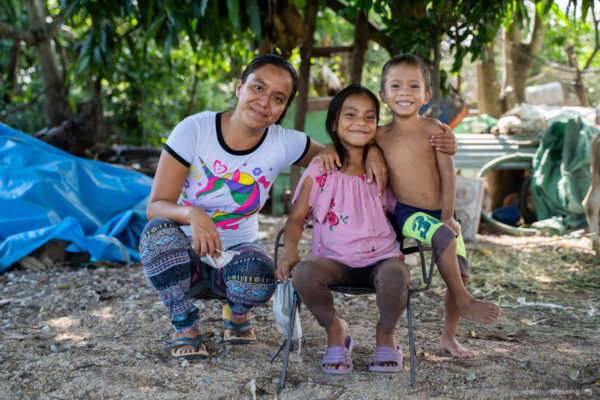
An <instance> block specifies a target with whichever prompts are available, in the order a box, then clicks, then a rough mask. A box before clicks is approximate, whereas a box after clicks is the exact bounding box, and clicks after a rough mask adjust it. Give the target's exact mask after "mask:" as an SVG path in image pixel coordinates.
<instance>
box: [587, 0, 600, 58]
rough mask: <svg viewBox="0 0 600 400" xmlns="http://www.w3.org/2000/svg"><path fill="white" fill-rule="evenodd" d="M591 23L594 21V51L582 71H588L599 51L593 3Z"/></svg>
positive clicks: (599, 40)
mask: <svg viewBox="0 0 600 400" xmlns="http://www.w3.org/2000/svg"><path fill="white" fill-rule="evenodd" d="M592 21H594V31H596V47H594V51H593V52H592V54H591V55H590V58H588V60H587V62H586V63H585V67H583V69H584V70H586V69H588V68H589V67H590V65H591V64H592V60H593V59H594V57H596V53H598V50H600V35H599V33H598V22H600V21H598V20H597V19H596V13H595V10H594V2H593V1H592Z"/></svg>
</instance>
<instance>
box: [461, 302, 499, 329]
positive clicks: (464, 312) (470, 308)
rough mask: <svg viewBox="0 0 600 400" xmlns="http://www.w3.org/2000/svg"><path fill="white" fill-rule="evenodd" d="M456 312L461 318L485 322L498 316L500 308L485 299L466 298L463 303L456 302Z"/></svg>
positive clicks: (491, 320)
mask: <svg viewBox="0 0 600 400" xmlns="http://www.w3.org/2000/svg"><path fill="white" fill-rule="evenodd" d="M457 306H458V312H459V314H460V316H461V317H462V318H465V319H468V320H471V321H475V322H481V323H484V324H487V323H489V322H493V321H495V320H497V319H498V318H500V315H501V314H502V308H500V307H498V306H497V305H495V304H494V303H489V302H487V301H481V300H476V299H474V298H472V297H471V298H470V299H468V300H467V301H466V302H464V303H463V304H458V303H457Z"/></svg>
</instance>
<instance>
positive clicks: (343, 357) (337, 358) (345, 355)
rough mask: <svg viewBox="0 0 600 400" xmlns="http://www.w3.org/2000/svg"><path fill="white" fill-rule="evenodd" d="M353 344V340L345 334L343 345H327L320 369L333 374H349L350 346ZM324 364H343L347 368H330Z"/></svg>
mask: <svg viewBox="0 0 600 400" xmlns="http://www.w3.org/2000/svg"><path fill="white" fill-rule="evenodd" d="M353 346H354V341H353V340H352V338H351V337H350V336H346V341H345V342H344V346H333V347H328V348H327V351H326V352H325V357H323V361H321V369H322V370H323V372H325V373H326V374H334V375H342V374H349V373H350V372H352V369H353V366H352V357H351V355H352V347H353ZM325 364H345V365H347V366H348V368H345V369H331V368H325Z"/></svg>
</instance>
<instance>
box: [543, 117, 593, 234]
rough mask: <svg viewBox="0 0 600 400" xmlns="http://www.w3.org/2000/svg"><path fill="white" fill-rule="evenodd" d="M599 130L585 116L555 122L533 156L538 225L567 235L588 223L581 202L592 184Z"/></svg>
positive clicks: (558, 119) (552, 231)
mask: <svg viewBox="0 0 600 400" xmlns="http://www.w3.org/2000/svg"><path fill="white" fill-rule="evenodd" d="M597 132H598V129H596V128H595V127H593V126H592V125H590V124H588V123H587V122H585V121H584V120H582V118H581V117H578V118H570V119H567V118H566V117H565V118H560V117H559V118H556V119H555V120H553V121H552V122H551V124H550V126H549V128H548V129H547V130H546V132H545V133H544V136H543V137H542V140H541V143H540V147H539V148H538V150H537V152H536V153H535V156H534V158H533V176H532V180H531V190H532V193H533V205H534V207H535V212H536V213H537V217H538V222H536V223H534V224H533V226H534V227H537V228H540V229H543V230H546V231H549V232H551V233H557V234H563V233H565V232H568V231H570V230H573V229H576V228H580V227H583V226H585V212H584V210H583V206H582V205H581V202H582V200H583V198H584V197H585V195H586V193H587V191H588V189H589V187H590V184H591V174H590V141H591V140H592V138H593V137H594V135H595V134H596V133H597Z"/></svg>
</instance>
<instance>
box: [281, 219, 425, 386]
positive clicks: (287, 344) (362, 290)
mask: <svg viewBox="0 0 600 400" xmlns="http://www.w3.org/2000/svg"><path fill="white" fill-rule="evenodd" d="M392 225H393V226H394V229H395V230H396V233H398V229H397V227H396V225H395V223H392ZM283 231H284V230H283V229H282V230H281V231H279V233H278V234H277V238H276V240H275V249H274V251H273V253H274V254H273V259H274V261H275V266H277V253H278V250H279V249H280V248H282V247H283V241H282V240H281V238H282V236H283ZM398 237H401V236H398ZM403 242H404V240H401V241H400V248H401V249H402V253H404V254H405V255H407V254H412V253H416V252H419V257H420V260H421V273H422V275H423V285H422V286H420V287H415V288H409V290H408V299H407V302H406V313H407V315H408V341H409V347H410V386H412V387H415V343H414V338H413V317H412V308H411V306H410V298H411V297H412V296H413V295H414V294H416V293H420V292H424V291H426V290H429V288H430V286H431V279H432V276H433V268H434V265H435V253H434V252H433V251H432V252H431V263H430V265H429V268H427V265H426V262H425V251H431V250H433V249H432V248H431V247H430V246H429V247H424V246H423V244H422V243H421V242H420V241H417V245H416V246H412V247H409V248H406V249H405V248H404V247H403ZM329 289H330V290H333V291H336V292H342V293H350V294H371V293H375V288H373V287H358V286H330V287H329ZM294 303H295V306H294V307H292V312H291V318H290V328H289V329H288V332H289V333H290V334H289V336H290V337H287V338H286V340H285V341H284V342H283V344H282V345H281V346H280V347H279V350H277V352H276V353H275V355H274V356H273V357H272V358H271V363H273V361H274V360H275V359H276V358H277V356H278V355H279V354H280V353H281V351H282V350H283V349H284V348H285V352H284V354H283V366H282V368H281V377H280V378H279V390H281V389H283V387H284V385H285V378H286V373H287V366H288V361H289V355H290V349H291V348H292V343H293V339H291V336H292V333H293V332H294V322H295V318H296V313H297V312H299V311H300V297H299V296H298V294H297V293H296V292H294Z"/></svg>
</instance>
